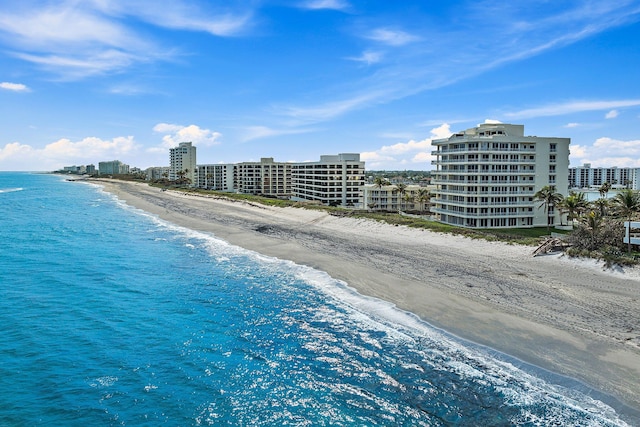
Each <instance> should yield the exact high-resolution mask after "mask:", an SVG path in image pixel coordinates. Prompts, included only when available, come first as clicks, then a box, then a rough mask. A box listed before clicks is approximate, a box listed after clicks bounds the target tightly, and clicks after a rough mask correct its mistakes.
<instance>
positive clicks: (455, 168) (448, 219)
mask: <svg viewBox="0 0 640 427" xmlns="http://www.w3.org/2000/svg"><path fill="white" fill-rule="evenodd" d="M569 143H570V139H569V138H553V137H550V138H544V137H537V136H524V126H523V125H512V124H502V123H500V124H489V123H485V124H481V125H479V126H478V127H475V128H471V129H467V130H465V131H462V132H457V133H455V134H453V135H451V136H450V137H449V138H443V139H436V140H434V141H433V142H432V145H433V146H434V147H435V150H434V151H433V152H432V154H433V155H434V156H435V157H436V160H434V161H433V162H432V163H433V164H434V165H435V166H436V170H435V171H434V172H433V173H432V175H433V177H434V179H433V184H435V185H436V189H435V190H434V191H433V198H432V200H431V204H432V207H431V211H432V213H433V214H434V215H435V218H436V219H437V220H439V221H441V222H443V223H446V224H452V225H457V226H462V227H472V228H500V227H537V226H546V225H547V224H557V223H559V222H560V212H558V209H556V208H554V207H550V209H549V212H545V211H544V208H540V207H539V206H540V202H539V201H536V200H534V194H535V193H536V192H537V191H538V190H540V189H541V188H543V187H544V186H547V185H550V186H554V187H555V190H556V191H557V192H558V193H560V194H563V195H566V194H567V193H568V188H569V183H568V177H569Z"/></svg>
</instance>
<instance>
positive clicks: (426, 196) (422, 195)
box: [416, 188, 431, 211]
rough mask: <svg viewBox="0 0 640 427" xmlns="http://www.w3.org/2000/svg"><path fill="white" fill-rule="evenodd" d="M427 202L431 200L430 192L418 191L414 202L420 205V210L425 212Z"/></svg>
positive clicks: (425, 190)
mask: <svg viewBox="0 0 640 427" xmlns="http://www.w3.org/2000/svg"><path fill="white" fill-rule="evenodd" d="M429 200H431V192H430V191H429V190H427V189H426V188H421V189H419V190H418V196H417V197H416V201H417V202H418V203H420V205H421V206H422V209H421V210H422V211H424V210H426V209H425V206H426V204H427V202H428V201H429Z"/></svg>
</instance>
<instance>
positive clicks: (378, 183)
mask: <svg viewBox="0 0 640 427" xmlns="http://www.w3.org/2000/svg"><path fill="white" fill-rule="evenodd" d="M373 185H374V186H375V187H378V190H381V189H382V187H384V186H385V185H389V181H387V179H386V178H384V177H382V176H379V175H378V176H376V177H375V178H374V180H373ZM376 205H377V203H376Z"/></svg>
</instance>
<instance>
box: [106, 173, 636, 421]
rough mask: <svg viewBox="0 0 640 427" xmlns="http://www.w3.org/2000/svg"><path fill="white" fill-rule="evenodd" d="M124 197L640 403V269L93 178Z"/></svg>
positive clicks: (623, 399) (627, 401)
mask: <svg viewBox="0 0 640 427" xmlns="http://www.w3.org/2000/svg"><path fill="white" fill-rule="evenodd" d="M94 182H96V183H98V184H100V185H103V186H104V188H105V190H106V191H109V192H111V193H113V194H115V195H116V196H117V197H119V198H120V199H121V200H123V201H125V202H126V203H128V204H130V205H131V206H134V207H136V208H139V209H142V210H144V211H147V212H149V213H152V214H155V215H157V216H158V217H160V218H162V219H164V220H167V221H169V222H172V223H174V224H177V225H181V226H184V227H187V228H190V229H194V230H199V231H204V232H209V233H212V234H214V235H215V236H217V237H219V238H221V239H223V240H225V241H227V242H229V243H231V244H234V245H237V246H240V247H243V248H246V249H250V250H253V251H256V252H259V253H262V254H265V255H269V256H274V257H277V258H281V259H287V260H291V261H294V262H296V263H298V264H304V265H307V266H310V267H313V268H316V269H319V270H323V271H326V272H328V273H329V274H330V275H331V276H332V277H334V278H336V279H339V280H342V281H344V282H346V283H348V284H349V285H350V286H352V287H353V288H355V289H356V290H357V291H358V292H360V293H361V294H363V295H368V296H373V297H376V298H380V299H383V300H386V301H389V302H392V303H394V304H395V305H396V306H397V307H399V308H400V309H403V310H406V311H410V312H412V313H414V314H416V315H417V316H419V317H420V318H422V319H424V320H425V321H427V322H429V323H431V324H432V325H434V326H437V327H439V328H442V329H444V330H446V331H448V332H450V333H452V334H455V335H457V336H459V337H462V338H464V339H467V340H470V341H473V342H475V343H478V344H482V345H485V346H488V347H491V348H493V349H496V350H498V351H500V352H503V353H506V354H508V355H510V356H514V357H516V358H518V359H521V360H523V361H525V362H527V363H530V364H533V365H536V366H539V367H543V368H545V369H548V370H550V371H552V372H555V373H559V374H562V375H567V376H569V377H572V378H576V379H578V380H580V381H582V382H584V383H585V384H587V385H588V386H590V387H593V388H595V389H597V390H600V391H602V392H604V393H606V394H609V395H611V396H613V397H615V398H616V399H618V400H620V401H621V402H623V403H624V404H626V405H629V406H631V407H632V408H635V409H637V410H640V270H639V269H638V268H632V269H627V270H625V271H622V270H616V271H612V270H603V268H602V266H601V265H598V264H597V263H596V262H592V261H579V260H572V259H569V258H567V257H562V256H559V255H547V256H539V257H533V256H532V252H533V250H534V249H535V248H534V247H526V246H517V245H509V244H505V243H499V242H487V241H483V240H473V239H470V238H466V237H461V236H451V235H445V234H439V233H434V232H430V231H425V230H416V229H410V228H407V227H402V226H392V225H388V224H383V223H379V222H375V221H370V220H362V219H354V218H349V217H336V216H332V215H329V214H327V213H326V212H321V211H315V210H308V209H300V208H292V207H289V208H275V207H266V206H262V205H257V204H254V203H247V202H233V201H229V200H226V199H221V198H216V197H203V196H195V195H188V194H183V193H180V192H175V191H161V190H160V189H158V188H153V187H150V186H148V185H146V184H140V183H129V182H121V181H106V180H99V181H94Z"/></svg>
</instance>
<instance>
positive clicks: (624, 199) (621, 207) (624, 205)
mask: <svg viewBox="0 0 640 427" xmlns="http://www.w3.org/2000/svg"><path fill="white" fill-rule="evenodd" d="M612 205H613V209H614V212H615V213H616V214H617V215H619V216H621V217H623V218H625V219H626V220H627V237H628V241H627V252H629V253H631V219H632V218H633V217H634V215H635V214H636V213H637V212H638V211H640V195H638V192H637V191H635V190H631V189H629V188H625V189H624V190H621V191H620V192H619V193H618V194H616V197H614V198H613V201H612Z"/></svg>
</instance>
